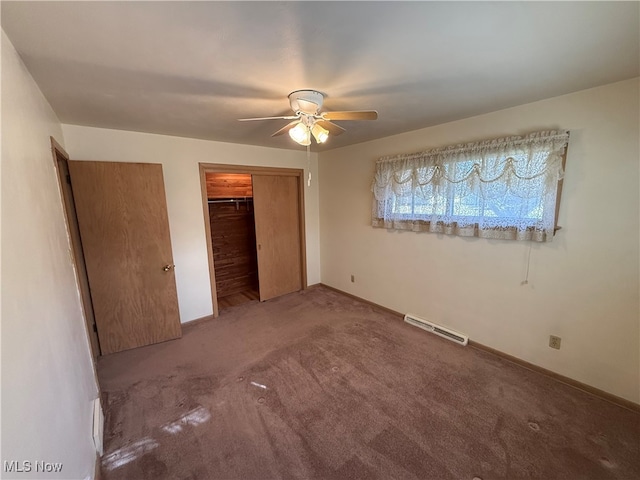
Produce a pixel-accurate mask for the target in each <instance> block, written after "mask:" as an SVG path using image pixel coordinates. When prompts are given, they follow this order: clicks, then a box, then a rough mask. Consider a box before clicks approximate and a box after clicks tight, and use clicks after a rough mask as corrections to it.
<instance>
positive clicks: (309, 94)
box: [289, 90, 324, 115]
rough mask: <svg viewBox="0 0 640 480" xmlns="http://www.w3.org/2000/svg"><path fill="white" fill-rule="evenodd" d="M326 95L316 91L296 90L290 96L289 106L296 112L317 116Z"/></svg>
mask: <svg viewBox="0 0 640 480" xmlns="http://www.w3.org/2000/svg"><path fill="white" fill-rule="evenodd" d="M323 100H324V94H322V93H320V92H318V91H316V90H296V91H294V92H291V93H290V94H289V104H290V105H291V110H293V111H294V112H302V113H306V114H307V115H316V114H317V113H318V112H319V111H320V108H321V107H322V102H323Z"/></svg>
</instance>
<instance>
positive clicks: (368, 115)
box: [322, 110, 378, 120]
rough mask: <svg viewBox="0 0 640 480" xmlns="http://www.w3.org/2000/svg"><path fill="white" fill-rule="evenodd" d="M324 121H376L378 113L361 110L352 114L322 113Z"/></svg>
mask: <svg viewBox="0 0 640 480" xmlns="http://www.w3.org/2000/svg"><path fill="white" fill-rule="evenodd" d="M322 118H324V119H325V120H377V119H378V112H376V111H375V110H361V111H352V112H324V113H323V114H322Z"/></svg>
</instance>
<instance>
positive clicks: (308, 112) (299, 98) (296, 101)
mask: <svg viewBox="0 0 640 480" xmlns="http://www.w3.org/2000/svg"><path fill="white" fill-rule="evenodd" d="M324 97H325V95H324V94H323V93H321V92H318V91H316V90H296V91H294V92H291V93H290V94H289V105H291V110H293V111H294V113H295V114H294V115H287V116H283V117H257V118H240V119H238V120H239V121H241V122H249V121H254V120H293V121H292V122H290V123H289V124H287V125H285V126H284V127H282V128H281V129H280V130H278V131H277V132H275V133H274V134H273V135H271V136H272V137H277V136H278V135H282V134H284V133H285V132H289V136H290V137H291V138H292V139H293V140H295V141H296V142H298V143H299V144H300V145H305V146H308V145H310V144H311V136H312V135H313V138H315V139H316V142H317V143H324V142H326V141H327V139H328V138H329V134H331V135H340V134H341V133H343V132H344V131H345V129H344V128H342V127H341V126H339V125H336V124H335V123H333V122H332V120H338V121H339V120H376V119H377V118H378V112H376V111H375V110H360V111H347V112H320V109H321V108H322V102H323V100H324Z"/></svg>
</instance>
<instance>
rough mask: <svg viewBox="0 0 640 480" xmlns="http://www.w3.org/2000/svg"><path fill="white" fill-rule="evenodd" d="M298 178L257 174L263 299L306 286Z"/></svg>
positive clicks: (261, 297)
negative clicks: (304, 283)
mask: <svg viewBox="0 0 640 480" xmlns="http://www.w3.org/2000/svg"><path fill="white" fill-rule="evenodd" d="M298 188H299V187H298V177H295V176H285V175H282V176H281V175H253V203H254V208H255V223H256V243H257V249H258V278H259V282H258V283H259V284H260V285H259V286H260V300H261V301H265V300H269V299H270V298H273V297H277V296H280V295H284V294H285V293H291V292H296V291H298V290H301V289H302V269H301V255H302V252H301V247H300V245H301V239H300V206H299V205H300V200H299V199H300V192H299V191H298Z"/></svg>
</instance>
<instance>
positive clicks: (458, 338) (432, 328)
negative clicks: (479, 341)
mask: <svg viewBox="0 0 640 480" xmlns="http://www.w3.org/2000/svg"><path fill="white" fill-rule="evenodd" d="M404 321H405V322H407V323H409V324H411V325H413V326H414V327H418V328H421V329H423V330H426V331H427V332H431V333H435V334H436V335H439V336H441V337H442V338H446V339H447V340H451V341H452V342H455V343H457V344H459V345H466V344H467V342H468V341H469V337H467V336H466V335H464V334H462V333H458V332H456V331H454V330H451V329H449V328H446V327H443V326H441V325H438V324H436V323H432V322H429V321H427V320H425V319H423V318H420V317H417V316H415V315H412V314H410V313H407V314H406V315H405V316H404Z"/></svg>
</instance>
